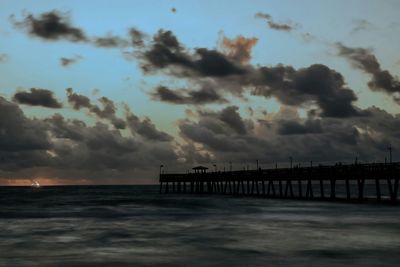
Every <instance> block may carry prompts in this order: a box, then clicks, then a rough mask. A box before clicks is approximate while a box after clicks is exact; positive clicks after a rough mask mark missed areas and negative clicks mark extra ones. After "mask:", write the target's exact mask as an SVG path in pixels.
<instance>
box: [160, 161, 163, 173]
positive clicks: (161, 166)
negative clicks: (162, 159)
mask: <svg viewBox="0 0 400 267" xmlns="http://www.w3.org/2000/svg"><path fill="white" fill-rule="evenodd" d="M163 167H164V165H163V164H161V165H160V175H161V170H162V168H163Z"/></svg>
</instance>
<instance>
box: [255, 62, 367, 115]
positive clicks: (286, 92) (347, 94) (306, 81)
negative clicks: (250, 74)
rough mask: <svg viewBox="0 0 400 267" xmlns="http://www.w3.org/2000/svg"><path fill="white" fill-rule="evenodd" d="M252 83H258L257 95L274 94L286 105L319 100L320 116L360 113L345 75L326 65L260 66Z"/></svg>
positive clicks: (308, 103)
mask: <svg viewBox="0 0 400 267" xmlns="http://www.w3.org/2000/svg"><path fill="white" fill-rule="evenodd" d="M250 84H253V85H256V88H255V90H254V91H253V94H254V95H263V96H265V97H271V96H274V97H276V98H277V99H278V100H279V101H280V102H282V103H283V104H286V105H292V106H304V105H310V104H316V105H317V106H318V107H319V108H320V109H321V114H320V115H321V116H326V117H348V116H356V115H361V113H360V112H359V111H358V109H357V108H356V107H354V106H353V102H354V101H356V100H357V97H356V95H355V94H354V92H353V91H352V90H351V89H349V88H347V87H346V84H345V81H344V78H343V76H342V75H341V74H340V73H338V72H336V71H335V70H332V69H330V68H328V67H327V66H325V65H321V64H315V65H311V66H309V67H307V68H301V69H298V70H296V69H294V68H293V67H291V66H282V65H281V66H276V67H261V68H260V69H259V70H258V73H257V77H255V78H254V80H253V81H250Z"/></svg>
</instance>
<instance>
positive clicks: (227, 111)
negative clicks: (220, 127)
mask: <svg viewBox="0 0 400 267" xmlns="http://www.w3.org/2000/svg"><path fill="white" fill-rule="evenodd" d="M238 110H239V108H238V107H236V106H230V107H226V108H224V109H223V110H222V111H221V112H220V113H219V115H218V118H219V119H220V120H221V121H223V122H225V123H226V124H227V125H228V126H229V127H231V128H232V130H234V131H236V132H237V133H238V134H245V133H246V132H247V129H246V126H245V123H244V121H243V119H242V117H241V116H240V114H239V112H238Z"/></svg>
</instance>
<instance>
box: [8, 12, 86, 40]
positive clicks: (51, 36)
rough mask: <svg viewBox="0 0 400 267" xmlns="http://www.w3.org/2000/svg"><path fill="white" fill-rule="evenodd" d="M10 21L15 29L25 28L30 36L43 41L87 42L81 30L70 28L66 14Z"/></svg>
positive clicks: (30, 15) (55, 13)
mask: <svg viewBox="0 0 400 267" xmlns="http://www.w3.org/2000/svg"><path fill="white" fill-rule="evenodd" d="M12 20H13V22H14V25H15V26H16V27H20V28H25V29H27V30H28V33H29V34H30V35H32V36H35V37H39V38H41V39H44V40H51V41H55V40H62V39H65V40H68V41H71V42H86V41H88V38H87V37H86V34H85V33H84V32H83V30H81V29H79V28H77V27H74V26H72V24H71V22H70V19H69V17H68V14H62V13H60V12H59V11H55V10H54V11H50V12H45V13H43V14H41V15H39V16H38V17H35V16H34V15H32V14H27V15H26V16H25V18H24V19H23V20H22V21H14V17H12Z"/></svg>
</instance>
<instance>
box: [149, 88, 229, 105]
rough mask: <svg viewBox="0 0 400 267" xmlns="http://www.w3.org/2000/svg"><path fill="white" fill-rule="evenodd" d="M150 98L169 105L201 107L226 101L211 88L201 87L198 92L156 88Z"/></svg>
mask: <svg viewBox="0 0 400 267" xmlns="http://www.w3.org/2000/svg"><path fill="white" fill-rule="evenodd" d="M151 96H152V98H153V99H155V100H159V101H162V102H167V103H171V104H178V105H179V104H193V105H202V104H208V103H225V102H227V101H226V99H224V98H223V97H221V96H220V95H219V94H218V93H217V92H216V90H215V89H214V88H213V87H207V86H205V87H201V88H200V89H198V90H188V89H180V90H171V89H169V88H168V87H166V86H158V87H157V88H156V89H155V90H154V91H153V92H152V93H151Z"/></svg>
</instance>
